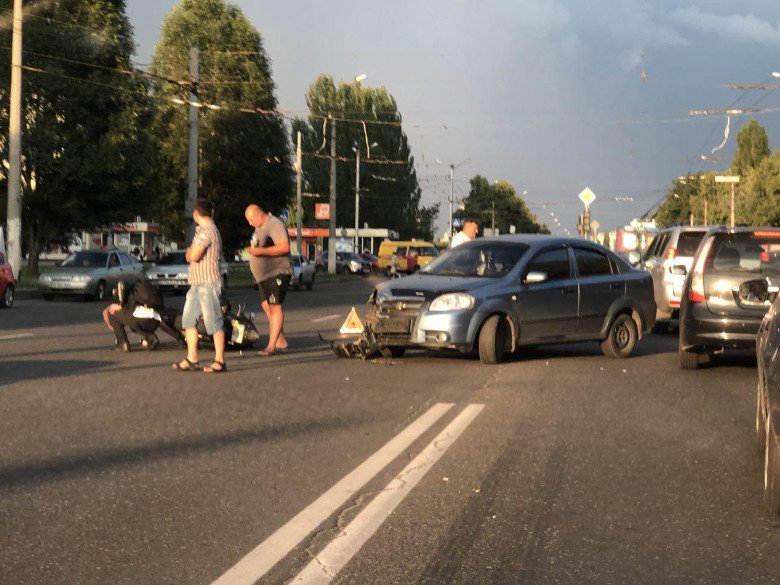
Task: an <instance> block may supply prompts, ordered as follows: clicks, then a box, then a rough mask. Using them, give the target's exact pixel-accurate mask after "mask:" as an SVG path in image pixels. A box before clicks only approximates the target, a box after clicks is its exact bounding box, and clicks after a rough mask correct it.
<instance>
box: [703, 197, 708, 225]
mask: <svg viewBox="0 0 780 585" xmlns="http://www.w3.org/2000/svg"><path fill="white" fill-rule="evenodd" d="M704 225H708V224H707V198H706V197H705V198H704Z"/></svg>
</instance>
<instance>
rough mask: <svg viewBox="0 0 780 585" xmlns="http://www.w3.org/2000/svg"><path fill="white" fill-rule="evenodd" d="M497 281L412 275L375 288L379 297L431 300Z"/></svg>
mask: <svg viewBox="0 0 780 585" xmlns="http://www.w3.org/2000/svg"><path fill="white" fill-rule="evenodd" d="M497 280H499V279H496V278H478V277H465V276H433V275H420V274H413V275H411V276H406V277H404V278H399V279H397V280H392V281H388V282H383V283H381V284H378V285H377V287H376V290H377V293H378V295H379V296H380V298H381V297H382V296H390V297H419V298H424V299H425V300H432V299H435V298H436V297H438V296H439V295H441V294H444V293H448V292H463V291H466V292H474V291H476V290H479V289H481V288H484V287H486V286H490V285H491V284H495V283H496V281H497Z"/></svg>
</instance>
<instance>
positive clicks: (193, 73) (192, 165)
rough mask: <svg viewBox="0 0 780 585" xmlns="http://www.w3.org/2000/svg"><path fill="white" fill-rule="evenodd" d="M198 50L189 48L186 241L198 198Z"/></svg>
mask: <svg viewBox="0 0 780 585" xmlns="http://www.w3.org/2000/svg"><path fill="white" fill-rule="evenodd" d="M198 57H199V51H198V48H197V47H192V48H191V49H190V102H191V103H190V144H189V155H188V159H187V199H186V201H185V202H184V222H185V225H186V226H187V242H185V244H186V243H189V242H191V241H192V238H193V237H194V235H195V222H194V221H193V219H192V210H193V209H195V201H196V200H197V198H198V114H199V109H200V108H198V107H196V106H194V105H193V103H197V102H198V81H199V71H198V70H199V67H198Z"/></svg>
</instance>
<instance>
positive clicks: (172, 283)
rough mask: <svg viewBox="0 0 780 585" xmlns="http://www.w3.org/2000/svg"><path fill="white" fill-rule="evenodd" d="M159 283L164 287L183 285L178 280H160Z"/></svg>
mask: <svg viewBox="0 0 780 585" xmlns="http://www.w3.org/2000/svg"><path fill="white" fill-rule="evenodd" d="M158 282H159V283H160V284H161V285H163V286H179V285H180V284H181V283H180V282H179V281H178V280H159V281H158Z"/></svg>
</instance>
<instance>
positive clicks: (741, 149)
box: [730, 120, 771, 175]
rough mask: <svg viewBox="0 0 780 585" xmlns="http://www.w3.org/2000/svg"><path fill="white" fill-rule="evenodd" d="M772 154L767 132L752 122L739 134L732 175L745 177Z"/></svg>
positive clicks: (732, 164)
mask: <svg viewBox="0 0 780 585" xmlns="http://www.w3.org/2000/svg"><path fill="white" fill-rule="evenodd" d="M770 154H771V151H770V150H769V138H768V137H767V135H766V130H765V129H764V127H763V126H761V124H759V123H758V122H756V121H755V120H750V121H749V122H748V123H747V124H745V125H744V126H743V127H742V128H741V129H740V131H739V133H738V134H737V149H736V151H735V152H734V160H733V161H732V163H731V169H730V170H731V173H732V174H735V175H744V174H746V173H747V172H748V171H749V170H750V169H753V168H755V167H757V166H758V165H759V163H760V162H761V161H762V160H763V159H765V158H766V157H767V156H769V155H770Z"/></svg>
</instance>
